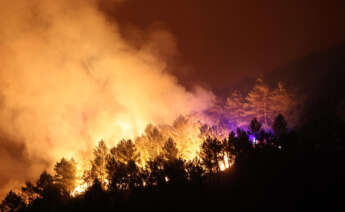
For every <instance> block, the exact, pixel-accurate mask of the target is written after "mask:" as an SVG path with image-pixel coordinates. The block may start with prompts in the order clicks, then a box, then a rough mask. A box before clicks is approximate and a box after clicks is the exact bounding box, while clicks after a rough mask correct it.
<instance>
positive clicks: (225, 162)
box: [219, 153, 232, 171]
mask: <svg viewBox="0 0 345 212" xmlns="http://www.w3.org/2000/svg"><path fill="white" fill-rule="evenodd" d="M231 166H232V162H231V161H230V158H229V156H228V154H227V153H225V154H224V159H223V161H220V162H219V169H220V170H221V171H224V170H226V169H228V168H230V167H231Z"/></svg>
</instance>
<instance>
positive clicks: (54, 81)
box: [0, 0, 214, 196]
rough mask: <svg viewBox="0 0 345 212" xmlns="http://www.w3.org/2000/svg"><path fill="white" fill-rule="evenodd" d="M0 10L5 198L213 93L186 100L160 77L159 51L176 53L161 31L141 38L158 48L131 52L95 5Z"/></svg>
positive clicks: (168, 120)
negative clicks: (46, 172) (62, 163)
mask: <svg viewBox="0 0 345 212" xmlns="http://www.w3.org/2000/svg"><path fill="white" fill-rule="evenodd" d="M0 2H1V7H0V27H1V29H0V40H1V41H0V56H1V60H0V117H1V121H0V132H1V137H0V139H1V142H0V144H1V148H0V149H1V151H2V149H5V150H6V154H2V155H5V156H2V157H1V158H0V163H1V164H6V166H3V165H2V169H4V170H1V173H2V174H1V180H0V189H3V191H7V190H6V189H7V188H8V187H12V186H13V184H15V183H22V182H24V180H29V179H34V178H36V177H37V176H38V175H39V174H40V172H41V171H43V169H45V168H51V167H52V164H53V163H54V162H55V161H57V160H58V159H60V158H61V157H63V156H64V157H67V158H69V157H74V158H76V159H77V160H79V161H82V160H84V159H89V156H90V153H91V152H92V148H93V147H94V146H95V145H96V143H97V142H98V141H100V140H101V139H104V140H105V141H106V142H108V144H109V145H114V144H116V143H117V142H118V141H119V140H120V139H121V138H134V137H136V136H140V135H141V134H142V133H143V132H144V130H145V127H146V126H147V125H148V124H150V123H152V124H156V125H167V124H172V123H173V121H174V120H175V119H176V118H177V117H178V116H179V115H188V114H193V113H199V112H201V111H203V110H205V109H207V108H208V107H209V105H210V104H211V103H212V102H213V99H214V96H213V95H212V93H210V92H208V91H205V90H204V89H202V88H195V90H194V91H186V89H185V88H183V87H182V86H180V85H179V84H178V82H177V79H176V78H175V77H173V76H172V75H170V74H169V73H167V72H166V63H165V62H164V60H163V59H162V58H163V57H160V56H159V55H158V53H160V52H162V51H160V50H159V46H168V47H172V49H170V50H171V51H176V49H173V47H174V46H175V41H174V39H173V36H171V35H170V34H169V33H167V32H165V31H160V30H157V31H155V32H148V33H152V34H153V36H152V37H153V38H157V37H158V38H159V42H160V44H161V43H162V42H163V43H165V45H156V44H155V40H150V41H148V42H146V43H142V44H141V45H140V48H135V49H134V48H132V47H131V46H130V45H129V44H127V43H126V42H125V39H124V38H122V37H121V35H120V33H119V29H118V26H117V24H116V23H114V22H113V21H111V22H110V21H108V20H107V19H106V18H105V17H104V15H103V14H102V13H101V12H99V10H98V9H97V1H86V0H54V1H51V0H30V1H23V0H12V1H4V0H1V1H0ZM170 50H169V51H170ZM164 51H167V50H164ZM166 55H169V54H168V53H166V52H165V54H164V56H166ZM6 148H7V149H8V150H7V149H6ZM16 150H18V151H17V152H16ZM13 151H14V152H16V153H13ZM8 167H12V168H11V169H10V168H8ZM2 195H3V193H1V192H0V196H2Z"/></svg>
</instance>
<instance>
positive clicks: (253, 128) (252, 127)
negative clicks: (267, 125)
mask: <svg viewBox="0 0 345 212" xmlns="http://www.w3.org/2000/svg"><path fill="white" fill-rule="evenodd" d="M248 128H249V131H250V133H251V134H252V135H255V137H257V134H258V132H259V131H260V129H261V123H260V122H258V120H257V119H256V118H254V119H253V120H252V121H251V122H250V124H249V127H248Z"/></svg>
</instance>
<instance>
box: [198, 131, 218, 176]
mask: <svg viewBox="0 0 345 212" xmlns="http://www.w3.org/2000/svg"><path fill="white" fill-rule="evenodd" d="M221 150H222V144H221V142H220V141H219V140H218V139H216V138H210V137H209V138H207V139H206V140H205V141H204V142H203V143H202V145H201V151H200V158H201V160H202V163H203V165H204V166H205V168H206V170H207V171H208V173H212V172H214V171H215V172H218V171H219V161H220V160H221V159H222V158H221V154H220V153H221Z"/></svg>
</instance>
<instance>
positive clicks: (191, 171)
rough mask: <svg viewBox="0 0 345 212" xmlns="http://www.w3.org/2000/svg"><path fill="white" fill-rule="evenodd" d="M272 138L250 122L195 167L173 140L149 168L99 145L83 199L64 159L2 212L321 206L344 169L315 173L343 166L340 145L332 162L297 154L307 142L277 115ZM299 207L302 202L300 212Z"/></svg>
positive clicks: (126, 146)
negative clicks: (331, 183)
mask: <svg viewBox="0 0 345 212" xmlns="http://www.w3.org/2000/svg"><path fill="white" fill-rule="evenodd" d="M272 130H273V133H271V132H266V131H264V130H263V129H262V124H261V123H260V122H259V121H258V120H257V119H256V118H254V119H253V120H252V121H251V122H250V125H249V126H248V131H245V130H243V129H240V128H238V129H237V131H236V132H231V133H230V134H229V136H228V137H227V138H225V139H223V140H219V139H217V138H215V137H208V138H206V139H205V140H204V142H203V143H202V145H201V147H200V153H199V157H197V158H195V159H194V160H192V161H186V160H184V159H182V158H180V157H179V151H178V149H177V147H176V144H175V142H174V141H173V140H172V139H168V140H167V141H166V142H165V144H164V146H163V148H162V150H161V152H160V153H159V154H158V156H157V157H155V158H152V159H149V160H148V161H141V157H140V154H139V152H138V151H137V149H136V145H135V143H133V142H132V141H131V140H123V141H121V142H120V143H119V144H118V145H117V146H115V147H113V148H110V149H108V147H107V146H106V144H105V143H104V142H103V141H101V142H100V143H99V144H98V146H97V147H96V148H95V149H94V158H93V160H92V161H91V168H90V169H89V170H87V171H85V173H84V175H83V181H84V183H85V184H87V185H88V186H87V188H86V190H85V191H83V192H80V193H76V191H75V188H76V186H77V182H78V179H77V164H76V162H75V161H74V160H73V159H71V160H66V159H64V158H63V159H61V160H60V161H59V162H57V163H56V165H55V167H54V171H55V173H54V175H51V174H49V173H47V172H43V173H42V174H41V176H40V178H39V179H38V180H37V181H36V182H35V183H32V182H27V183H26V185H25V186H23V187H22V190H21V192H17V193H15V192H13V191H10V192H9V193H8V195H7V196H6V197H5V199H4V200H3V201H2V204H1V210H2V211H114V210H130V211H131V210H133V211H134V210H152V211H158V210H159V211H161V210H164V211H184V210H211V211H213V210H216V209H218V208H219V209H220V208H223V207H226V208H227V209H228V210H239V211H243V210H253V209H258V210H261V209H267V210H271V211H273V210H274V211H276V210H279V211H290V210H296V208H298V209H307V208H306V207H307V205H308V204H309V203H311V202H313V201H315V199H314V198H316V199H317V200H320V201H322V200H323V201H324V199H322V198H321V199H320V197H319V196H318V195H315V194H314V192H315V190H313V189H316V190H317V191H319V190H320V192H323V191H324V190H323V189H325V188H324V186H325V185H326V184H325V183H324V182H320V181H319V180H320V179H323V180H326V181H327V180H328V181H331V180H333V177H332V176H333V174H334V176H337V177H340V176H344V173H343V171H342V169H341V167H338V168H339V170H336V169H333V168H332V169H328V168H327V167H324V166H322V167H319V165H321V164H323V165H327V166H331V167H333V166H334V165H335V163H334V160H331V159H332V158H330V155H332V156H333V157H336V158H337V159H338V160H339V161H341V162H343V161H344V160H343V157H342V156H341V155H342V154H341V153H343V152H344V148H343V146H341V145H342V144H341V145H338V144H337V143H334V146H333V150H334V151H332V154H325V153H322V154H320V151H318V150H317V149H316V148H315V146H312V145H311V146H310V147H307V148H306V147H302V146H301V145H303V142H302V139H304V138H305V136H306V135H307V134H304V133H302V132H294V131H291V130H288V129H287V123H286V121H285V119H284V117H283V116H282V115H278V116H277V117H276V118H275V120H274V123H273V126H272ZM323 156H324V157H327V158H323ZM305 157H307V158H305ZM330 161H332V164H328V163H329V162H330ZM315 163H316V164H315ZM336 164H337V165H338V163H336ZM230 165H232V166H231V167H229V166H230ZM227 167H229V168H227ZM224 168H227V169H225V170H224ZM319 168H320V169H321V168H322V171H321V173H320V169H319ZM335 170H336V171H335ZM327 171H331V172H332V173H329V172H328V173H327ZM324 172H326V173H327V174H325V173H324ZM328 174H332V175H331V176H329V175H328ZM309 177H310V178H311V179H309ZM315 179H317V180H315ZM306 182H308V183H309V184H308V183H307V184H306ZM340 185H343V184H340ZM320 186H321V187H320ZM337 186H339V184H338V185H337ZM340 188H342V187H340ZM326 189H328V187H327V188H326ZM333 189H334V188H333ZM336 190H337V189H336ZM332 192H333V191H332ZM332 197H333V196H332ZM301 198H302V199H301ZM303 198H304V199H303ZM302 200H303V201H302ZM298 201H302V202H301V204H300V205H299V202H298ZM319 203H320V202H319Z"/></svg>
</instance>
